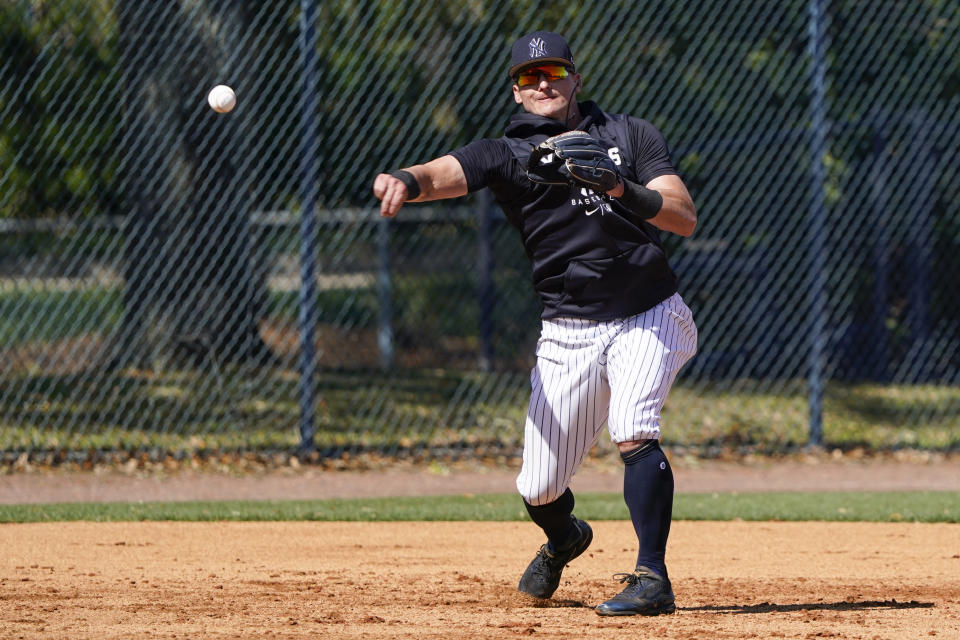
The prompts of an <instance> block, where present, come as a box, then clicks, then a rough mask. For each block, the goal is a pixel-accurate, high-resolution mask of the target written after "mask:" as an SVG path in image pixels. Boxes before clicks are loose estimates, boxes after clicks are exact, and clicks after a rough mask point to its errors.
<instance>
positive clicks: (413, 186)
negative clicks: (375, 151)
mask: <svg viewBox="0 0 960 640" xmlns="http://www.w3.org/2000/svg"><path fill="white" fill-rule="evenodd" d="M390 175H392V176H393V177H394V178H396V179H397V180H399V181H400V182H402V183H403V184H404V186H406V187H407V200H413V199H414V198H416V197H417V196H419V195H420V183H419V182H417V179H416V178H415V177H414V175H413V174H412V173H410V172H409V171H406V170H404V169H397V170H396V171H391V172H390Z"/></svg>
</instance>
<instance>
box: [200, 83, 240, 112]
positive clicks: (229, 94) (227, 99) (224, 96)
mask: <svg viewBox="0 0 960 640" xmlns="http://www.w3.org/2000/svg"><path fill="white" fill-rule="evenodd" d="M207 102H209V103H210V108H211V109H213V110H214V111H216V112H217V113H227V112H228V111H230V110H231V109H233V108H234V107H235V106H237V94H235V93H234V92H233V89H231V88H230V87H228V86H227V85H225V84H218V85H217V86H215V87H214V88H213V89H210V93H208V94H207Z"/></svg>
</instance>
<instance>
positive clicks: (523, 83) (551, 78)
mask: <svg viewBox="0 0 960 640" xmlns="http://www.w3.org/2000/svg"><path fill="white" fill-rule="evenodd" d="M541 75H542V76H543V78H544V80H546V81H547V82H556V81H557V80H563V79H564V78H568V77H569V76H570V69H568V68H567V67H565V66H563V65H562V64H543V65H539V66H536V67H527V68H526V69H523V70H521V71H520V73H518V74H517V77H516V82H517V86H519V87H530V86H533V85H535V84H540V76H541Z"/></svg>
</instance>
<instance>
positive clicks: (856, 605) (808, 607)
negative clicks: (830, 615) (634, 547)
mask: <svg viewBox="0 0 960 640" xmlns="http://www.w3.org/2000/svg"><path fill="white" fill-rule="evenodd" d="M933 606H934V604H933V603H932V602H917V601H916V600H911V601H910V602H898V601H896V600H862V601H860V602H816V603H808V604H774V603H771V602H761V603H760V604H746V605H733V604H731V605H704V606H702V607H677V609H678V610H682V611H708V612H710V611H712V612H715V613H735V614H742V613H788V612H791V611H862V610H865V609H931V608H933Z"/></svg>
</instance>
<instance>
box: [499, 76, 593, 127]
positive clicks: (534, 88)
mask: <svg viewBox="0 0 960 640" xmlns="http://www.w3.org/2000/svg"><path fill="white" fill-rule="evenodd" d="M577 93H580V74H579V73H574V72H573V71H572V70H570V69H566V68H564V67H563V66H560V65H547V64H544V65H534V66H530V67H527V68H526V69H523V70H521V71H520V72H519V73H518V74H517V76H516V77H515V78H514V82H513V99H514V100H515V101H516V103H517V104H520V105H523V108H524V110H525V111H527V112H529V113H533V114H536V115H538V116H544V117H546V118H552V119H554V120H563V119H564V117H565V116H566V114H567V113H568V109H567V107H568V105H569V104H570V101H571V100H572V99H573V96H574V95H575V94H577Z"/></svg>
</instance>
